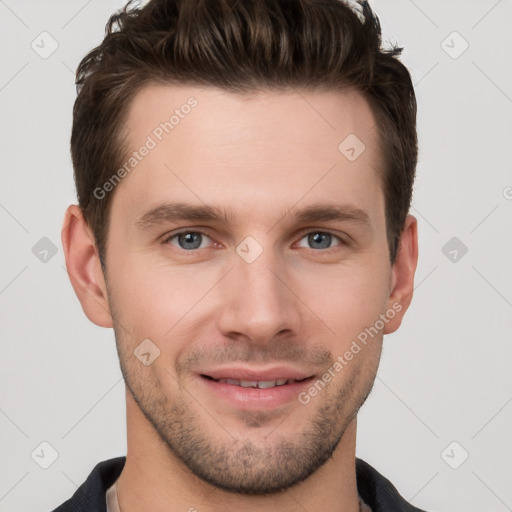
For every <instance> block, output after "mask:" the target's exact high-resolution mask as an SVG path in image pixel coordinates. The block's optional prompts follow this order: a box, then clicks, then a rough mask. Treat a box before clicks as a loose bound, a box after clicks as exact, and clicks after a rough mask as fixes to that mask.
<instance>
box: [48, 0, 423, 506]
mask: <svg viewBox="0 0 512 512" xmlns="http://www.w3.org/2000/svg"><path fill="white" fill-rule="evenodd" d="M400 51H401V50H400V49H398V48H394V49H391V50H383V49H382V48H381V40H380V25H379V21H378V19H377V18H376V16H375V15H374V14H373V12H372V11H371V9H370V7H369V6H368V4H367V3H365V2H360V5H357V6H350V5H348V4H347V3H344V2H341V1H340V0H324V1H322V2H320V1H318V0H293V1H287V2H284V1H283V2H275V1H274V0H244V1H243V2H242V1H237V0H208V1H207V2H205V1H201V0H181V1H180V0H152V1H150V2H149V3H147V4H146V5H145V6H144V7H134V6H132V5H130V4H128V5H127V6H126V7H125V9H124V10H123V11H122V12H120V13H118V14H116V15H115V16H113V17H112V18H111V20H110V22H109V25H108V30H107V35H106V37H105V39H104V41H103V42H102V44H101V45H100V46H99V47H97V48H96V49H94V50H93V51H92V52H90V53H89V55H87V56H86V57H85V58H84V60H83V61H82V62H81V64H80V66H79V69H78V72H77V84H78V92H79V94H78V97H77V100H76V103H75V107H74V113H73V114H74V117H73V131H72V137H71V151H72V157H73V165H74V170H75V181H76V186H77V194H78V200H79V205H72V206H70V207H69V208H68V210H67V212H66V216H65V221H64V226H63V230H62V241H63V246H64V252H65V257H66V263H67V269H68V273H69V276H70V279H71V282H72V285H73V287H74V289H75V292H76V294H77V296H78V298H79V300H80V302H81V304H82V307H83V310H84V312H85V314H86V315H87V317H88V318H89V319H90V320H91V321H92V322H94V323H95V324H97V325H99V326H103V327H113V328H114V332H115V338H116V345H117V350H118V354H119V358H120V364H121V370H122V374H123V377H124V380H125V383H126V409H127V443H128V450H127V456H126V457H120V458H117V459H112V460H109V461H103V462H102V463H100V464H98V465H97V466H96V467H95V468H94V470H93V472H92V473H91V475H90V476H89V478H88V479H87V481H86V482H85V483H84V484H83V485H82V486H81V487H80V488H79V489H78V490H77V491H76V493H75V494H74V496H73V497H72V498H71V499H70V500H68V501H67V502H66V503H64V504H63V505H61V506H60V507H58V508H57V509H56V510H57V511H58V512H64V511H88V512H89V511H105V510H108V511H109V512H116V511H122V512H134V511H141V510H151V511H167V512H174V511H185V510H188V511H195V510H197V511H211V512H215V511H225V510H250V511H259V510H265V511H277V510H279V511H283V510H284V511H296V510H307V511H311V512H313V511H320V510H336V511H340V512H341V511H343V512H356V511H358V510H366V511H367V510H372V511H373V512H378V511H415V510H419V509H417V508H415V507H413V506H412V505H410V504H408V503H407V502H406V501H405V500H404V499H403V498H402V497H401V496H400V494H399V493H398V491H397V489H396V488H395V487H394V486H393V485H392V484H391V482H389V481H388V480H386V479H385V478H384V477H383V476H382V475H380V474H379V473H378V472H377V471H376V470H375V469H373V468H372V467H371V466H370V465H368V464H367V463H365V462H364V461H362V460H360V459H356V458H355V446H356V421H357V412H358V410H359V408H360V407H361V406H362V404H363V403H364V401H365V400H366V398H367V397H368V395H369V393H370V391H371V389H372V386H373V382H374V379H375V376H376V372H377V368H378V365H379V359H380V354H381V348H382V340H383V335H384V334H389V333H392V332H394V331H396V330H397V329H398V328H399V326H400V323H401V320H402V318H403V315H404V314H405V311H406V310H407V308H408V306H409V304H410V302H411V299H412V291H413V279H414V273H415V269H416V264H417V223H416V219H415V218H414V217H412V216H410V215H408V211H409V206H410V201H411V194H412V187H413V181H414V174H415V167H416V160H417V137H416V101H415V96H414V91H413V87H412V84H411V79H410V75H409V73H408V71H407V69H406V68H405V67H404V66H403V64H402V63H401V62H400V61H399V60H398V59H397V56H398V55H399V53H400Z"/></svg>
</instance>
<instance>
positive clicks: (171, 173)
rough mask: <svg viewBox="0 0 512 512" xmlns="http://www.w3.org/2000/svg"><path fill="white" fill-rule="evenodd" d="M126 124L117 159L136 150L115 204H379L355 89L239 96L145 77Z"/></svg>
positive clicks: (367, 117) (374, 155)
mask: <svg viewBox="0 0 512 512" xmlns="http://www.w3.org/2000/svg"><path fill="white" fill-rule="evenodd" d="M125 124H126V128H127V134H128V135H127V142H128V147H129V148H130V151H129V154H127V155H126V159H127V161H128V158H130V155H131V154H132V152H136V153H138V154H139V155H138V157H137V158H138V160H137V162H136V166H134V167H133V170H130V172H129V173H127V174H129V175H128V176H127V178H125V179H123V181H122V183H121V184H120V186H119V187H118V188H119V190H118V191H116V194H115V196H114V202H116V201H117V202H119V200H118V199H116V196H117V195H119V196H122V197H121V200H123V201H130V203H131V205H132V206H135V208H134V209H138V213H140V208H144V207H148V206H155V205H157V204H159V203H163V202H165V201H166V200H168V199H169V198H174V199H175V198H176V196H179V198H180V200H182V199H184V198H185V199H187V200H189V199H190V200H192V201H195V202H202V203H205V204H208V205H212V206H215V205H220V204H223V205H225V204H226V202H229V204H230V206H232V208H233V209H236V208H237V207H239V208H241V209H245V210H250V209H251V208H261V209H263V210H264V209H267V210H268V209H269V208H271V207H272V206H273V205H276V206H279V210H280V211H282V209H283V206H285V207H286V206H291V205H292V204H293V203H296V202H297V201H301V202H302V206H307V202H308V200H310V201H311V202H315V203H318V202H319V201H322V200H323V199H325V200H326V201H328V202H331V203H333V202H335V201H336V200H337V199H339V200H340V201H342V202H347V201H349V202H352V203H354V204H355V203H358V206H360V207H364V206H366V207H367V208H369V209H372V208H373V209H374V214H375V215H378V214H379V213H381V212H382V208H381V206H382V204H383V201H382V199H383V198H382V187H381V183H382V173H383V172H384V169H383V168H382V166H381V161H382V158H381V155H380V149H379V147H378V137H377V128H376V123H375V118H374V115H373V112H372V110H371V108H370V106H369V104H368V102H367V101H366V99H365V98H364V97H363V96H362V95H361V94H360V93H358V92H356V91H352V90H347V91H342V92H340V91H305V90H290V91H286V92H282V91H281V92H277V91H271V90H263V91H259V92H256V93H250V94H243V95H242V94H235V93H232V92H226V91H223V90H220V89H217V88H214V87H207V88H201V87H197V86H185V85H180V86H176V85H172V86H171V85H169V86H167V85H149V86H146V87H144V88H143V89H142V90H141V91H140V92H139V93H138V94H137V95H136V96H135V97H134V99H133V100H132V102H131V104H130V105H129V109H128V112H127V118H126V123H125ZM144 147H147V148H150V149H149V150H144V151H142V149H143V148H144ZM142 152H144V153H145V156H143V157H140V153H142ZM121 189H122V190H121ZM340 195H342V196H343V197H341V196H340ZM301 197H302V199H301ZM123 198H124V199H123ZM277 203H279V204H278V205H277ZM288 203H289V204H288ZM125 206H126V205H125ZM139 207H140V208H139ZM252 211H253V212H255V210H254V209H253V210H252ZM268 211H270V210H268Z"/></svg>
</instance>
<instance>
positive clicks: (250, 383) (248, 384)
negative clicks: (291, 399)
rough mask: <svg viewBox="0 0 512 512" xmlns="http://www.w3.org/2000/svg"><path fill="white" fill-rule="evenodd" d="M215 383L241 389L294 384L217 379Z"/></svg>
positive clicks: (289, 381)
mask: <svg viewBox="0 0 512 512" xmlns="http://www.w3.org/2000/svg"><path fill="white" fill-rule="evenodd" d="M217 382H222V383H224V384H231V385H232V386H240V387H242V388H259V389H269V388H274V387H276V386H284V385H285V384H287V383H292V382H295V381H294V380H293V379H277V380H260V381H256V380H238V379H219V380H218V381H217Z"/></svg>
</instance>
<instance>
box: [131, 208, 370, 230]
mask: <svg viewBox="0 0 512 512" xmlns="http://www.w3.org/2000/svg"><path fill="white" fill-rule="evenodd" d="M294 210H295V208H291V209H288V210H287V211H285V212H284V213H283V214H282V215H281V216H280V217H279V221H278V222H280V221H281V220H283V219H284V218H285V217H288V218H289V217H292V218H293V219H295V220H296V221H298V222H300V223H307V222H327V221H349V222H352V223H355V224H360V225H363V226H366V227H368V228H370V229H371V230H373V224H372V222H371V219H370V216H369V215H368V213H367V212H366V211H364V210H362V209H361V208H358V207H355V206H353V205H337V204H324V203H320V204H314V205H310V206H307V207H305V208H302V209H298V210H296V211H295V213H294ZM235 217H236V215H235V214H234V212H230V211H228V210H226V209H224V208H218V207H215V206H208V205H191V204H188V203H183V202H172V203H165V204H161V205H158V206H156V207H155V208H152V209H151V210H149V211H147V212H146V213H144V214H143V215H141V216H140V217H139V218H138V219H137V220H136V221H135V226H136V227H137V228H138V229H140V230H147V229H150V228H153V227H155V226H159V225H162V224H165V223H169V222H177V221H189V222H217V223H223V224H228V223H229V222H230V221H232V220H233V219H234V218H235ZM278 222H277V223H278ZM277 223H276V224H277Z"/></svg>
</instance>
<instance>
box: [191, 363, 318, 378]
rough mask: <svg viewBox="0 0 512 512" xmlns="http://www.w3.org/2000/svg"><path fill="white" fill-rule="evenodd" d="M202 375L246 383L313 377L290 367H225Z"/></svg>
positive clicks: (207, 371)
mask: <svg viewBox="0 0 512 512" xmlns="http://www.w3.org/2000/svg"><path fill="white" fill-rule="evenodd" d="M201 375H206V376H207V377H211V378H212V379H215V380H219V379H234V380H244V381H253V382H254V381H256V382H262V381H272V380H278V379H287V380H292V379H293V380H303V379H307V378H308V377H312V374H311V373H307V372H305V371H303V370H299V369H296V368H292V367H289V366H279V367H277V366H276V367H273V368H267V369H260V370H259V369H256V368H247V367H246V368H243V367H239V366H238V367H225V368H216V369H214V370H206V371H204V372H201Z"/></svg>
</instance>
